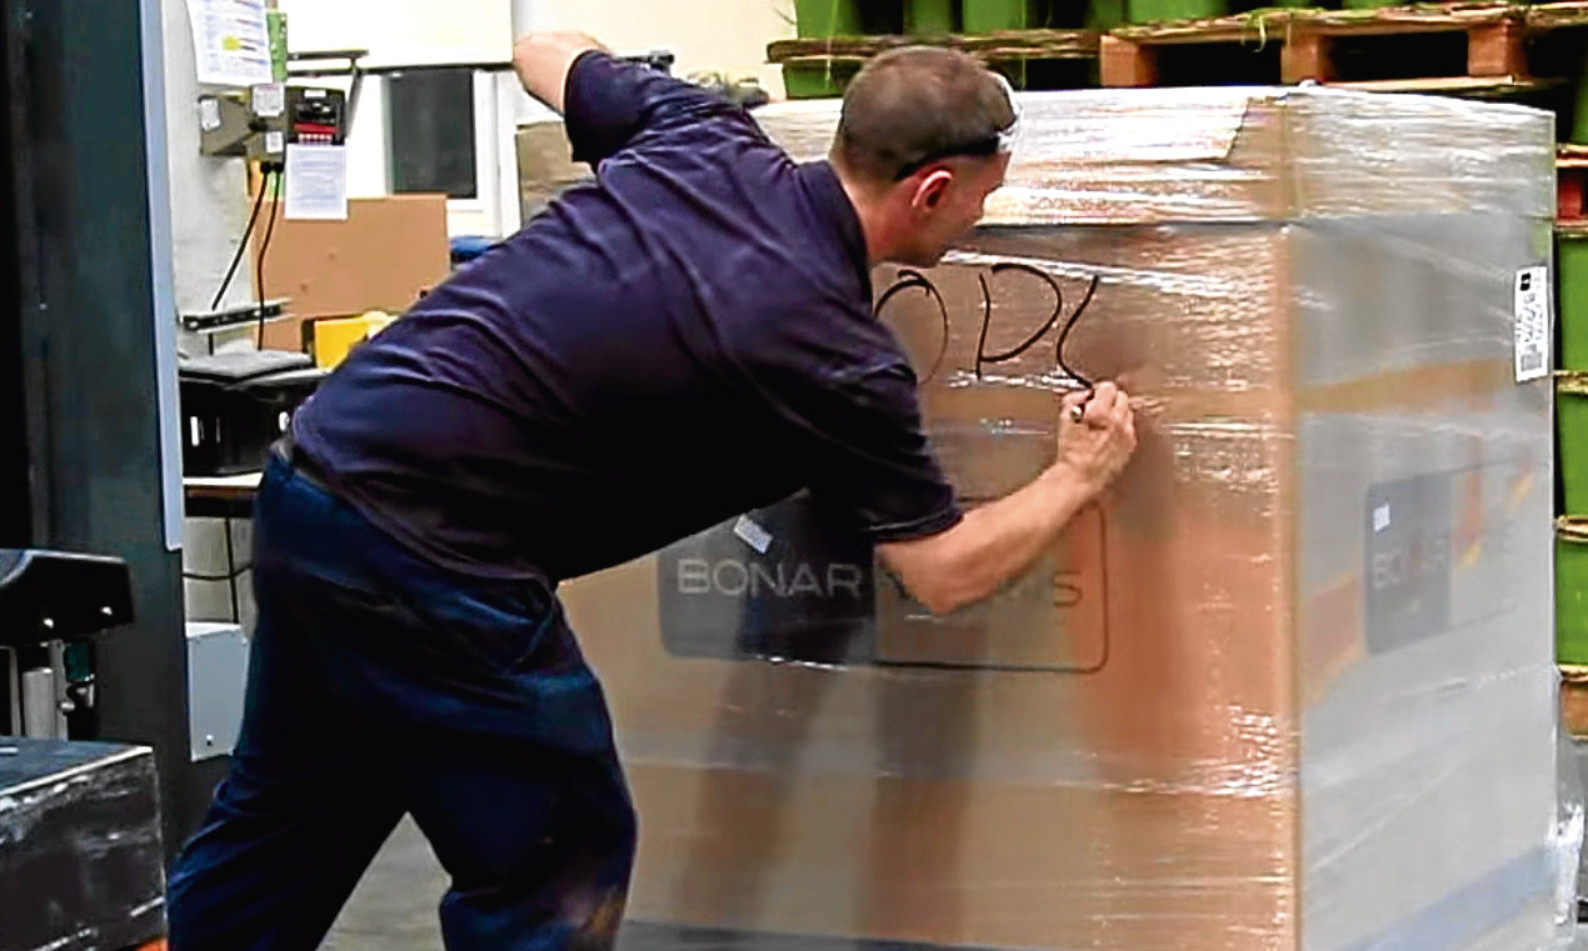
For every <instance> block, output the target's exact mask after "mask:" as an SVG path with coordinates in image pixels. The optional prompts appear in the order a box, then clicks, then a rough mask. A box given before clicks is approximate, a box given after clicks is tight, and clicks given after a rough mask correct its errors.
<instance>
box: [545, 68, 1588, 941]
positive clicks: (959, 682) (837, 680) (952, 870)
mask: <svg viewBox="0 0 1588 951" xmlns="http://www.w3.org/2000/svg"><path fill="white" fill-rule="evenodd" d="M1022 106H1023V111H1024V119H1023V131H1022V133H1021V137H1020V140H1019V143H1018V145H1017V147H1016V155H1015V160H1014V163H1013V167H1012V169H1011V171H1010V175H1009V186H1008V187H1007V188H1006V189H1004V190H1003V191H1002V192H1001V193H999V194H998V195H997V196H996V197H995V199H994V201H993V202H991V204H990V207H989V212H990V213H989V216H988V220H987V223H986V225H985V226H984V227H982V228H981V229H979V230H978V231H977V232H976V233H974V234H973V235H971V236H969V237H968V238H966V239H965V240H964V242H963V243H962V245H961V246H960V247H959V248H958V249H957V250H956V251H955V252H954V253H953V254H952V255H951V256H950V257H949V258H948V259H947V260H945V261H944V262H943V263H942V264H941V265H940V266H939V267H936V268H933V269H930V270H927V271H925V272H923V273H921V274H920V276H919V277H918V278H912V277H911V276H910V275H909V274H907V273H903V272H901V271H899V270H898V269H891V268H884V269H880V270H879V271H878V272H877V273H876V274H875V278H874V284H875V292H876V294H877V297H878V298H879V300H880V299H883V298H886V303H885V304H884V305H883V306H882V307H881V312H880V319H883V320H886V321H889V322H890V323H891V324H892V325H893V326H894V328H895V329H896V330H897V332H898V333H899V334H900V336H901V337H902V338H903V339H904V341H905V342H906V344H907V346H908V347H909V349H910V350H911V351H912V355H913V357H914V359H915V362H916V365H917V371H918V376H919V377H920V378H921V381H922V389H923V394H924V406H925V414H926V418H927V425H928V428H929V430H930V431H931V433H932V435H933V438H934V441H935V443H936V445H937V447H938V449H939V451H940V452H941V454H942V456H943V458H944V460H945V463H946V465H947V468H948V469H949V471H950V472H951V474H952V476H953V478H954V479H955V481H956V483H957V485H958V486H959V488H960V490H961V492H962V494H963V495H964V496H965V497H966V499H967V501H969V502H971V503H974V502H975V501H976V500H979V499H987V498H992V497H994V496H996V495H998V494H1000V493H1003V492H1006V491H1008V490H1011V489H1013V488H1015V487H1017V486H1019V485H1021V484H1022V483H1023V482H1024V481H1026V480H1028V479H1030V478H1032V477H1033V476H1035V475H1036V474H1037V473H1038V472H1039V471H1040V470H1041V469H1042V468H1043V467H1044V466H1045V465H1046V464H1047V463H1048V462H1049V461H1050V460H1051V459H1052V457H1053V453H1054V449H1053V445H1054V443H1053V440H1054V433H1055V422H1056V417H1057V410H1058V405H1059V399H1060V394H1061V393H1062V392H1063V391H1065V390H1066V389H1067V388H1068V387H1070V386H1072V385H1073V383H1074V381H1073V380H1072V379H1070V378H1068V377H1067V375H1066V374H1065V373H1063V372H1062V371H1061V370H1060V368H1059V367H1058V365H1057V362H1056V359H1055V357H1056V354H1055V345H1056V335H1057V330H1058V329H1059V328H1060V327H1062V325H1063V323H1064V322H1066V321H1067V320H1068V318H1069V317H1070V316H1071V315H1072V314H1073V313H1074V311H1075V309H1076V308H1078V307H1081V306H1082V303H1083V301H1084V302H1085V303H1084V306H1085V312H1084V314H1083V315H1082V317H1081V318H1080V320H1079V321H1078V323H1077V325H1076V329H1075V331H1074V334H1073V337H1072V339H1071V340H1070V342H1069V345H1068V346H1067V347H1066V349H1065V353H1064V357H1065V360H1066V362H1067V363H1068V364H1070V365H1071V366H1073V367H1074V368H1075V369H1076V370H1077V371H1078V372H1080V373H1081V374H1082V375H1091V376H1095V377H1112V378H1119V379H1122V380H1123V381H1125V383H1126V384H1127V385H1128V386H1129V387H1130V389H1131V391H1132V392H1133V393H1135V394H1136V395H1137V396H1138V397H1139V398H1140V400H1141V412H1140V422H1139V424H1138V425H1139V429H1140V433H1141V448H1140V451H1139V454H1138V457H1137V458H1136V460H1135V461H1134V463H1133V464H1132V466H1131V468H1130V470H1129V471H1128V472H1127V473H1126V475H1125V477H1124V478H1123V480H1122V482H1121V484H1120V485H1119V487H1118V491H1117V492H1115V493H1114V494H1113V495H1112V496H1111V497H1110V498H1109V499H1108V501H1107V502H1106V504H1103V505H1101V506H1100V507H1098V508H1096V509H1095V510H1092V511H1088V512H1086V513H1085V514H1084V515H1082V516H1081V517H1079V518H1078V519H1077V520H1076V522H1075V524H1074V527H1073V529H1072V530H1071V532H1070V533H1069V535H1068V536H1067V537H1066V538H1065V539H1063V540H1062V541H1061V542H1060V543H1059V544H1057V545H1056V546H1055V548H1054V550H1053V551H1052V552H1051V553H1050V554H1049V556H1048V557H1046V558H1045V559H1044V560H1043V562H1042V563H1041V564H1040V565H1039V566H1038V567H1037V568H1036V569H1035V570H1034V571H1033V572H1032V573H1031V574H1030V575H1029V576H1028V577H1026V578H1024V579H1022V580H1021V581H1019V582H1018V583H1016V584H1014V585H1012V586H1010V588H1009V589H1008V590H1006V591H1005V592H1003V593H1002V594H1001V595H1000V596H999V597H998V598H996V599H995V600H994V601H993V602H991V603H990V604H987V605H984V606H980V607H976V608H972V609H969V610H967V611H964V612H962V613H960V614H957V615H955V616H952V617H948V618H932V617H930V616H928V615H927V613H926V612H924V611H923V610H922V609H920V608H919V607H918V606H917V605H915V604H914V603H913V602H912V601H911V600H910V599H909V598H908V597H907V596H906V595H905V594H904V593H903V592H902V591H901V590H900V588H899V587H898V585H897V584H896V583H895V582H894V581H893V580H892V579H891V578H889V577H888V576H887V575H886V574H885V573H882V572H879V571H877V570H875V568H874V565H873V561H872V554H871V552H870V551H869V550H867V549H866V548H865V547H864V546H860V545H857V544H855V543H854V542H853V541H852V540H849V539H846V538H845V537H844V536H843V535H841V534H839V533H836V532H835V531H834V530H833V529H832V528H831V527H830V526H829V525H828V523H827V521H826V519H825V516H824V515H823V512H822V510H821V508H820V501H819V500H817V499H809V498H796V499H795V500H791V501H789V502H787V503H784V504H780V505H777V506H774V507H772V508H769V509H766V510H762V511H758V512H753V513H748V517H747V520H746V521H743V522H739V521H737V520H736V521H735V522H731V523H727V524H724V525H722V526H718V527H717V528H715V529H713V530H711V531H708V532H705V533H703V534H701V535H699V536H696V537H694V538H691V539H688V540H685V541H683V542H680V543H678V544H676V545H674V546H672V547H670V548H668V549H667V550H665V551H663V552H662V553H660V554H659V555H658V556H655V557H650V558H646V559H642V560H639V561H636V562H633V563H631V564H628V565H625V566H623V567H620V568H618V569H615V570H612V571H608V572H605V573H602V574H599V575H595V576H592V577H589V578H585V579H580V580H578V581H575V582H572V583H570V584H568V585H566V586H565V589H564V593H565V597H566V600H567V603H568V605H569V608H570V611H571V616H572V619H573V621H574V625H575V628H576V630H577V631H578V632H579V634H580V637H581V639H582V642H583V644H584V645H585V649H586V651H587V653H588V655H589V656H590V658H591V659H592V661H593V662H594V663H595V665H596V666H597V667H598V668H599V670H600V672H601V674H602V675H603V677H604V678H605V681H606V684H607V687H608V694H609V696H610V698H611V702H612V704H613V707H614V712H615V720H616V728H617V732H618V735H619V738H620V744H621V746H622V749H623V751H624V753H625V755H626V758H627V763H628V766H629V770H630V775H631V777H632V782H633V787H634V792H635V795H636V799H637V802H638V806H639V810H640V814H641V817H642V818H641V829H642V834H641V848H640V858H639V866H638V871H637V874H636V879H635V883H634V888H633V897H632V902H631V905H630V916H631V918H634V919H637V920H648V921H664V922H676V923H683V924H689V925H701V926H720V927H724V928H729V929H733V930H734V931H735V932H736V933H737V934H738V937H737V938H736V939H735V940H738V941H741V942H743V941H749V942H750V944H749V946H759V945H760V944H761V943H763V942H758V940H757V939H756V938H754V937H748V938H747V937H745V936H746V935H747V934H748V935H752V936H753V935H756V934H761V935H779V934H782V935H787V934H796V935H810V936H829V937H834V938H841V939H844V940H845V941H859V942H861V944H859V945H856V946H859V947H866V946H870V945H869V943H870V942H876V943H879V944H878V945H877V946H882V945H886V946H889V947H893V946H896V945H895V944H891V943H895V942H920V943H923V944H925V945H929V946H937V947H978V948H1055V949H1110V951H1112V949H1129V951H1171V949H1172V951H1259V949H1261V951H1277V949H1306V951H1358V949H1368V948H1393V949H1402V948H1405V949H1412V948H1415V949H1435V948H1437V949H1440V951H1478V949H1485V951H1533V949H1539V948H1545V947H1551V946H1552V945H1553V942H1555V941H1556V939H1557V935H1558V932H1557V913H1558V912H1559V910H1560V909H1562V908H1563V907H1564V905H1563V904H1562V901H1561V898H1560V896H1559V895H1558V893H1557V884H1558V882H1560V881H1561V880H1562V876H1561V874H1560V873H1561V863H1562V856H1563V855H1565V856H1566V858H1567V860H1569V858H1570V856H1569V853H1570V845H1569V843H1567V842H1565V841H1564V840H1563V839H1562V838H1561V837H1558V836H1557V832H1556V829H1557V825H1556V781H1557V768H1556V707H1555V702H1556V701H1555V698H1556V687H1555V677H1556V674H1555V670H1554V665H1553V659H1554V657H1553V635H1552V630H1553V625H1552V610H1553V608H1552V599H1551V580H1550V578H1551V572H1550V561H1549V559H1550V545H1551V534H1550V533H1551V514H1552V512H1551V509H1552V500H1551V494H1552V493H1551V484H1552V470H1551V467H1552V460H1551V436H1550V429H1551V415H1550V414H1551V394H1550V388H1549V383H1548V381H1547V380H1545V379H1531V377H1533V376H1536V375H1537V373H1538V372H1542V371H1541V366H1540V364H1539V362H1538V361H1540V360H1542V361H1543V364H1542V366H1544V367H1547V363H1548V357H1547V354H1540V353H1537V352H1535V351H1534V350H1533V347H1534V346H1535V345H1536V343H1537V340H1538V337H1537V336H1536V334H1538V333H1539V332H1542V337H1543V338H1544V339H1545V340H1547V338H1548V319H1549V313H1548V307H1547V306H1545V307H1544V308H1543V310H1542V316H1540V312H1539V309H1538V306H1537V305H1538V302H1539V301H1540V300H1546V301H1547V286H1548V272H1547V271H1548V267H1549V264H1550V219H1551V213H1552V202H1553V195H1552V193H1551V192H1552V177H1551V172H1550V161H1551V153H1552V142H1553V130H1552V128H1551V122H1550V119H1549V118H1548V117H1547V116H1546V115H1543V114H1540V113H1537V112H1532V111H1527V110H1522V109H1517V108H1511V107H1503V106H1496V105H1478V104H1470V103H1463V102H1455V101H1450V100H1439V99H1427V100H1425V99H1416V98H1400V97H1371V96H1367V95H1358V94H1348V93H1340V92H1333V91H1324V90H1316V91H1308V90H1300V91H1298V90H1289V91H1283V90H1273V91H1268V90H1250V89H1247V90H1202V91H1186V90H1167V91H1129V92H1085V93H1075V94H1050V95H1039V96H1032V97H1025V98H1023V100H1022ZM758 115H759V116H760V118H761V121H762V123H763V125H764V126H765V127H766V128H767V129H768V130H769V131H770V133H771V134H772V135H773V137H774V138H776V139H777V140H778V141H780V142H782V143H784V144H785V145H786V146H787V147H789V148H790V149H791V151H792V152H793V153H794V154H795V155H796V156H797V157H800V158H815V157H818V156H820V155H822V154H824V153H825V151H826V148H827V140H828V137H829V136H830V135H831V132H832V129H833V127H834V124H835V119H836V105H834V104H830V103H829V104H800V105H791V106H789V107H786V108H785V107H775V108H772V109H769V110H765V111H763V112H761V113H759V114H758ZM901 280H902V281H904V282H905V286H903V287H898V284H899V282H900V281H901ZM1094 281H1095V282H1096V286H1095V288H1094V287H1093V282H1094ZM896 287H897V289H895V288H896ZM1089 290H1090V297H1089V299H1088V292H1089ZM1540 295H1543V296H1542V297H1541V296H1540ZM939 298H940V299H941V306H939V303H938V301H939ZM1519 313H1520V314H1521V315H1522V317H1521V320H1520V323H1519V320H1518V314H1519ZM1055 314H1057V315H1058V320H1057V321H1056V323H1050V322H1053V321H1054V315H1055ZM1540 320H1542V321H1543V325H1542V326H1540V325H1539V321H1540ZM1519 326H1520V330H1521V332H1520V333H1519ZM1044 327H1048V328H1049V329H1048V330H1046V331H1044V330H1043V328H1044ZM1519 341H1520V344H1519ZM1519 347H1520V349H1519ZM1519 370H1520V376H1522V377H1526V378H1529V379H1526V380H1525V381H1523V382H1518V376H1519ZM725 438H731V434H725ZM1565 879H1566V880H1567V881H1569V879H1570V876H1569V874H1568V875H1566V877H1565ZM766 940H768V941H772V942H773V944H772V945H767V946H769V947H770V946H773V945H775V944H776V942H775V940H774V939H770V938H768V939H766ZM843 946H845V947H850V946H851V945H849V944H845V945H843Z"/></svg>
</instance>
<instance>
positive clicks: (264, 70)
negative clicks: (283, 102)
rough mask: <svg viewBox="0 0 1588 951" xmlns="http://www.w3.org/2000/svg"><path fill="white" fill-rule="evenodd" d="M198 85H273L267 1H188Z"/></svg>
mask: <svg viewBox="0 0 1588 951" xmlns="http://www.w3.org/2000/svg"><path fill="white" fill-rule="evenodd" d="M187 15H188V21H189V22H190V23H191V24H192V25H193V52H194V54H195V56H194V58H195V59H196V61H197V63H198V81H199V82H201V83H213V84H215V85H218V86H253V85H257V84H259V83H268V82H271V81H272V79H273V78H274V76H273V73H272V70H271V65H270V38H269V35H268V33H267V32H266V28H265V0H187Z"/></svg>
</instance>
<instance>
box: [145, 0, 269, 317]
mask: <svg viewBox="0 0 1588 951" xmlns="http://www.w3.org/2000/svg"><path fill="white" fill-rule="evenodd" d="M160 13H161V25H162V27H163V29H164V34H165V106H166V108H165V115H166V137H167V146H168V150H169V163H168V164H169V167H170V173H171V231H172V238H173V243H174V250H175V271H176V274H175V280H176V302H177V309H178V310H180V311H182V312H184V313H187V312H193V311H204V310H208V309H209V305H210V299H211V298H212V297H213V296H214V294H215V291H216V289H217V288H219V287H220V283H221V278H222V276H223V275H224V274H225V273H226V265H227V264H228V263H229V262H230V261H231V256H232V253H233V252H234V251H236V249H237V242H238V241H239V240H240V239H241V238H242V235H243V228H244V226H246V225H247V223H248V212H249V210H250V206H249V204H248V199H247V197H246V191H247V184H246V179H247V171H246V169H245V167H244V164H243V160H242V159H219V158H206V157H204V156H201V155H199V113H198V99H199V91H200V89H199V84H198V78H197V76H198V74H197V71H196V66H195V59H194V52H193V31H192V28H191V27H190V26H189V24H188V16H187V3H186V2H185V0H162V3H161V6H160ZM243 271H244V273H240V274H238V275H237V278H236V280H234V281H233V283H232V287H231V291H230V292H229V293H228V294H227V296H226V298H225V300H223V301H222V305H223V306H225V305H231V304H242V303H246V302H247V301H248V300H250V299H251V297H252V294H253V279H252V277H251V276H250V275H249V274H247V273H246V271H247V268H246V267H245V268H243Z"/></svg>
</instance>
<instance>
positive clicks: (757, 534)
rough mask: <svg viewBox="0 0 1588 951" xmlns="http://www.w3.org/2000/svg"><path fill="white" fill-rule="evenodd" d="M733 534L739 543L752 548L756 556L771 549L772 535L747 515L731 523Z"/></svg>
mask: <svg viewBox="0 0 1588 951" xmlns="http://www.w3.org/2000/svg"><path fill="white" fill-rule="evenodd" d="M733 533H734V534H735V535H737V536H739V540H740V541H742V542H744V543H745V544H746V545H749V546H750V547H751V548H754V549H755V553H756V554H758V555H764V554H766V550H767V549H768V548H771V547H772V533H771V532H768V531H767V530H766V529H764V528H762V527H761V526H759V525H757V524H756V523H755V522H754V521H752V520H751V519H750V517H749V516H748V515H741V516H739V520H738V521H737V522H735V523H733Z"/></svg>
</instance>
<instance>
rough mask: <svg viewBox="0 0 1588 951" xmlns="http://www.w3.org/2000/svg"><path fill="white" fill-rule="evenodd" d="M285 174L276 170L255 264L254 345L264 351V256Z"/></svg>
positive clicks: (278, 205)
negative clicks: (256, 308)
mask: <svg viewBox="0 0 1588 951" xmlns="http://www.w3.org/2000/svg"><path fill="white" fill-rule="evenodd" d="M285 174H286V173H285V172H284V171H283V170H282V169H280V168H277V169H276V187H275V192H274V193H273V194H272V195H271V196H270V223H269V224H268V225H266V226H265V240H264V241H263V242H261V243H260V245H259V260H258V261H256V262H255V271H254V289H255V291H256V292H257V293H258V295H259V341H258V343H256V344H255V346H257V347H258V348H259V349H261V350H263V349H265V254H266V253H267V252H268V251H269V250H270V236H271V235H273V234H275V232H276V218H277V217H279V216H280V214H281V179H282V178H283V177H284V176H285ZM259 190H260V193H261V194H263V193H264V183H263V182H261V183H260V189H259Z"/></svg>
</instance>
